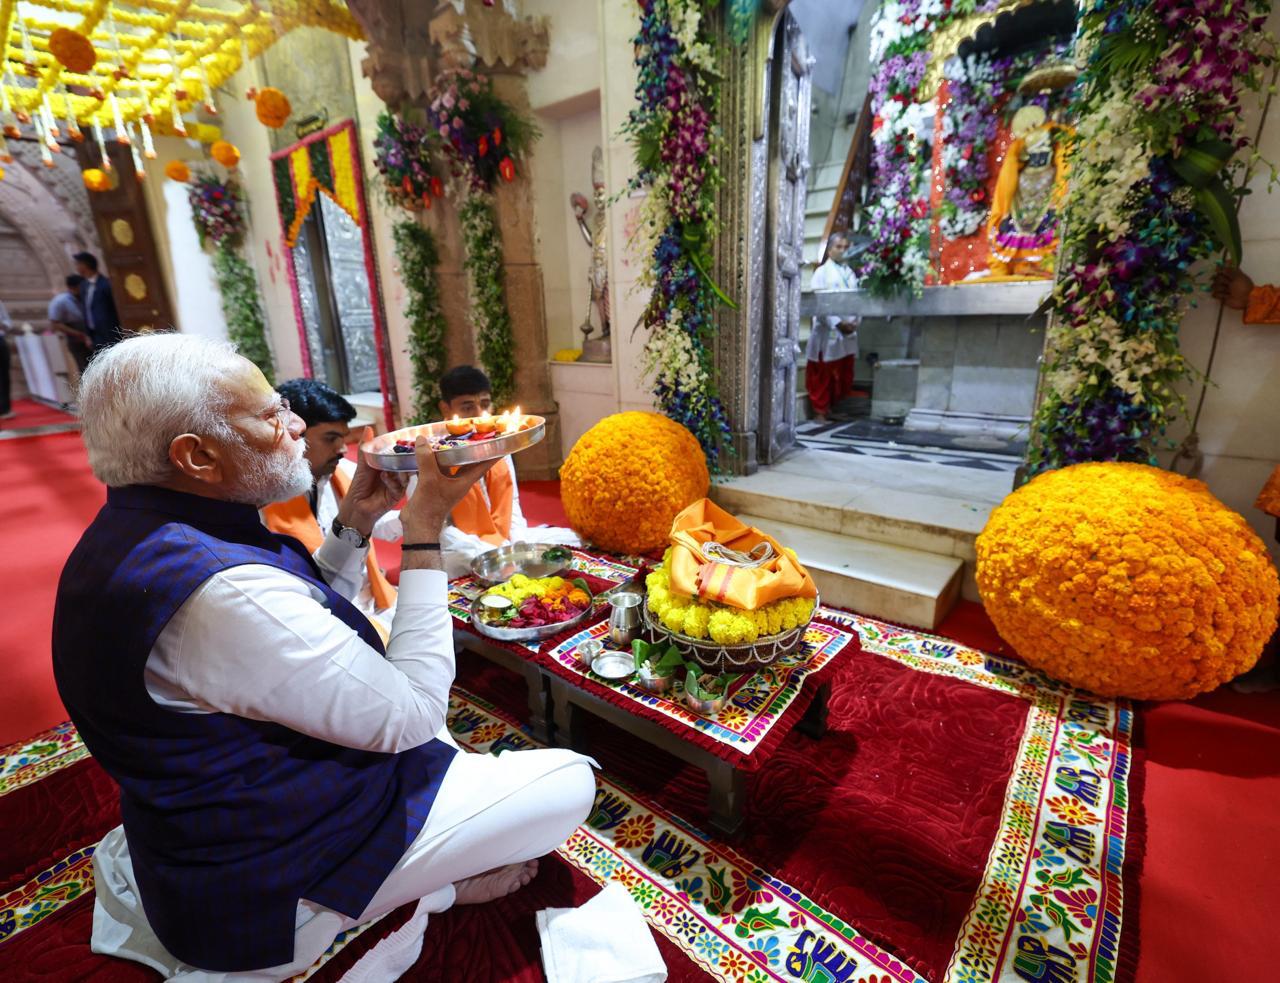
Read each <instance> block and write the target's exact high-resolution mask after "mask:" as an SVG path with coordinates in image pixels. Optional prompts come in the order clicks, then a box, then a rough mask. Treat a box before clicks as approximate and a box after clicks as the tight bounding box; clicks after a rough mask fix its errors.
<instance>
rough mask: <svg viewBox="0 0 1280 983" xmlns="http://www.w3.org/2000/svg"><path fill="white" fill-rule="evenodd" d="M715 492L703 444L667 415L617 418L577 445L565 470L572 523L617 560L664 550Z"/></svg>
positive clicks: (609, 419)
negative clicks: (685, 518)
mask: <svg viewBox="0 0 1280 983" xmlns="http://www.w3.org/2000/svg"><path fill="white" fill-rule="evenodd" d="M710 487H711V476H710V475H709V474H708V472H707V458H706V455H704V454H703V453H702V448H701V447H699V446H698V441H697V440H696V439H695V438H694V436H693V434H691V433H689V431H688V430H686V429H685V428H684V427H682V426H680V424H678V423H676V422H674V421H672V420H670V419H668V418H667V417H665V416H662V415H661V414H660V413H636V412H630V413H616V414H614V415H613V416H608V417H605V418H604V419H603V420H601V421H600V422H599V423H597V424H596V425H595V426H594V427H592V428H591V429H590V430H588V431H587V432H586V433H584V434H583V435H582V437H581V438H579V440H578V442H577V443H576V444H574V446H573V450H572V451H570V453H569V459H568V460H567V461H565V463H564V467H563V468H561V470H560V497H561V499H562V500H563V502H564V510H565V514H566V515H568V517H569V524H570V525H571V526H573V528H574V529H575V530H576V531H577V532H578V534H579V535H581V536H582V537H583V538H585V539H587V540H589V541H590V542H592V543H595V544H596V545H597V546H600V547H602V548H604V549H606V550H612V551H613V552H616V553H647V552H649V551H651V550H655V549H658V548H659V547H661V546H664V545H665V544H666V542H667V540H668V537H669V536H670V535H671V523H672V521H673V520H674V519H675V517H676V516H677V515H679V514H680V512H681V511H682V510H684V509H685V508H687V507H688V506H690V505H692V504H693V503H694V502H696V501H697V500H698V499H700V498H706V496H707V490H708V489H709V488H710Z"/></svg>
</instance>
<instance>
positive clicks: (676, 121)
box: [624, 0, 733, 471]
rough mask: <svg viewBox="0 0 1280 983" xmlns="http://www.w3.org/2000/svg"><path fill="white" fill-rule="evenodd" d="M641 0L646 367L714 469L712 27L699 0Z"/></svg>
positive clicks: (638, 42)
mask: <svg viewBox="0 0 1280 983" xmlns="http://www.w3.org/2000/svg"><path fill="white" fill-rule="evenodd" d="M638 2H639V6H640V33H639V34H637V35H636V38H635V50H636V68H637V73H638V81H637V85H636V98H637V101H638V102H639V106H637V108H635V109H633V110H632V111H631V114H630V116H629V117H628V121H627V123H626V125H625V127H624V130H625V132H627V133H628V134H630V136H631V138H632V141H633V143H634V145H635V155H636V165H637V172H636V176H635V177H634V178H633V179H632V182H631V186H632V188H633V189H642V188H643V189H647V192H648V193H647V195H646V197H645V200H644V204H643V205H642V216H641V218H642V221H641V223H640V226H641V228H640V235H639V236H637V238H636V240H635V243H636V249H637V251H638V252H641V253H643V254H645V255H647V256H648V257H649V262H648V266H647V267H646V268H645V270H644V272H643V274H642V276H641V283H642V284H643V285H645V286H646V287H648V288H649V289H650V290H651V294H650V298H649V303H648V305H647V306H646V307H645V311H644V314H643V316H642V318H641V323H642V324H643V325H644V326H645V328H646V329H647V330H648V331H649V340H648V342H647V343H646V345H645V354H644V362H643V369H644V372H645V375H646V376H648V377H651V378H652V380H653V389H654V395H655V397H656V398H657V402H658V406H659V408H660V409H661V410H662V412H663V413H665V414H667V415H668V416H669V417H671V419H673V420H675V421H676V422H678V423H680V424H682V425H683V426H685V427H687V428H688V430H689V431H690V432H691V433H693V435H694V436H695V437H696V438H697V440H698V443H699V444H700V445H701V446H702V449H703V451H704V453H705V454H706V457H707V460H708V461H709V462H710V464H711V467H712V469H713V470H717V471H718V470H719V462H720V453H721V446H722V443H723V441H724V439H725V437H726V436H727V435H728V433H729V421H728V417H727V416H726V414H725V410H724V406H723V404H722V403H721V401H720V398H719V395H718V392H717V389H716V384H715V374H714V365H713V361H712V353H711V341H712V339H713V337H714V334H715V321H714V316H715V310H716V307H717V305H718V304H719V303H722V302H723V303H727V304H729V305H730V306H733V302H732V300H731V299H730V298H729V297H727V296H726V295H725V294H724V292H723V291H722V290H721V289H720V288H719V286H718V285H717V284H716V283H715V282H714V280H713V279H712V278H711V266H712V247H713V244H714V243H715V240H716V235H717V233H718V230H719V217H718V215H717V210H716V191H717V188H718V187H719V184H720V183H721V180H722V179H721V177H720V170H719V163H720V153H721V145H722V142H723V140H722V135H721V133H720V129H719V125H718V117H719V96H718V92H719V87H720V77H719V74H718V72H717V67H716V57H715V51H714V48H713V43H714V42H713V33H712V30H711V26H710V24H709V23H708V21H707V17H706V13H707V10H706V8H707V5H706V4H705V3H703V2H701V0H638Z"/></svg>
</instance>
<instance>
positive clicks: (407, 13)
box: [348, 0, 561, 478]
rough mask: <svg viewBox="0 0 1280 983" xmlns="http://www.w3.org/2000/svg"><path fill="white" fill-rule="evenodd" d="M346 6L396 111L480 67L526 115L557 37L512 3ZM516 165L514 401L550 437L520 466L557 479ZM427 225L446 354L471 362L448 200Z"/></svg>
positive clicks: (511, 230) (508, 271)
mask: <svg viewBox="0 0 1280 983" xmlns="http://www.w3.org/2000/svg"><path fill="white" fill-rule="evenodd" d="M348 6H349V7H350V9H351V12H352V14H354V15H355V17H356V19H357V20H358V21H359V22H360V24H361V26H362V27H364V30H365V34H366V36H367V37H368V44H369V55H368V57H367V58H366V59H365V61H364V63H363V68H364V73H365V75H366V76H368V77H369V79H370V80H371V82H372V84H373V88H374V91H375V92H376V93H377V94H378V96H379V97H380V98H381V99H382V100H383V101H384V102H386V103H387V104H388V105H389V106H391V107H392V108H395V109H406V108H410V107H412V106H415V105H417V106H422V105H424V104H425V99H424V97H425V95H426V92H427V91H428V90H429V89H430V87H431V80H432V78H434V76H435V73H436V72H438V71H441V70H445V69H450V68H464V67H473V66H474V67H475V68H477V69H478V70H480V71H483V72H485V73H486V74H488V75H490V76H491V77H492V78H493V82H494V89H495V91H496V92H497V93H498V95H499V96H501V97H502V98H503V99H504V100H505V101H507V102H508V103H510V104H511V105H512V106H513V107H515V108H516V109H517V110H519V111H521V112H524V113H526V114H527V113H528V112H529V100H528V95H527V92H526V89H525V83H524V74H525V73H526V72H527V71H529V70H531V69H539V68H542V67H543V66H544V65H545V64H546V61H547V50H548V48H549V44H550V42H549V38H548V29H547V25H546V22H545V19H538V20H536V21H535V20H534V19H532V18H519V17H517V16H516V15H515V11H514V5H513V4H510V3H509V2H500V3H498V4H496V5H495V6H492V7H489V6H486V5H485V4H484V3H483V2H482V0H445V2H442V3H438V4H436V5H434V6H433V5H431V4H429V3H421V2H415V0H349V3H348ZM522 163H527V162H522ZM519 170H520V172H521V173H519V174H518V176H517V178H516V180H515V181H514V182H511V183H509V184H507V183H502V184H500V186H499V187H497V188H495V190H494V201H495V208H496V211H497V217H498V227H499V228H500V229H501V230H502V247H503V259H504V273H505V276H506V299H507V309H508V310H509V311H510V312H511V322H512V334H513V340H514V343H515V363H516V374H515V390H516V399H517V400H518V401H519V402H520V404H521V408H522V409H524V410H525V411H526V412H529V413H535V414H537V415H539V416H544V417H546V418H547V430H546V437H545V439H543V441H542V442H541V443H540V444H538V445H537V446H535V447H533V448H531V449H530V450H528V451H525V452H524V453H523V454H521V455H520V472H521V474H523V475H525V476H526V477H531V478H551V477H555V475H556V474H557V473H558V471H559V467H560V463H561V462H560V457H561V455H560V415H559V410H558V409H557V407H556V404H555V401H554V398H553V396H552V391H551V372H550V368H549V366H548V364H547V330H546V309H545V305H544V300H543V286H542V269H541V267H540V266H539V264H538V262H537V254H536V240H535V235H534V211H533V198H532V190H531V186H530V183H529V180H528V177H527V175H526V174H525V173H523V172H524V170H525V167H523V166H522V167H520V169H519ZM423 221H424V223H425V224H427V225H428V226H430V227H431V228H432V229H433V231H435V233H436V235H437V238H438V240H439V245H440V259H441V262H440V266H439V268H438V275H439V279H440V286H441V292H442V306H443V309H444V314H445V318H446V320H447V321H448V327H449V331H448V341H447V347H448V356H449V359H450V361H451V363H455V364H456V363H457V362H459V361H473V360H474V359H475V352H476V346H475V338H474V331H473V328H472V325H471V323H470V320H469V318H468V316H467V315H468V311H467V297H466V274H465V271H464V269H463V266H462V260H463V254H462V242H461V235H460V231H459V228H458V218H457V212H456V210H455V209H454V208H452V207H450V206H448V205H447V204H446V206H445V207H443V208H435V209H432V210H431V211H430V212H428V213H427V214H426V215H425V217H424V218H423Z"/></svg>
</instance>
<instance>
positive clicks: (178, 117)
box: [169, 38, 187, 137]
mask: <svg viewBox="0 0 1280 983" xmlns="http://www.w3.org/2000/svg"><path fill="white" fill-rule="evenodd" d="M169 61H170V63H171V64H172V65H173V79H172V82H171V84H170V87H169V97H170V98H171V99H172V100H173V102H172V106H173V131H174V132H175V133H177V134H178V136H180V137H185V136H186V135H187V125H186V124H185V123H184V122H183V121H182V106H181V102H182V99H183V98H185V97H186V93H185V92H184V91H183V90H182V69H180V68H179V67H178V52H177V50H176V49H175V48H174V46H173V38H170V39H169Z"/></svg>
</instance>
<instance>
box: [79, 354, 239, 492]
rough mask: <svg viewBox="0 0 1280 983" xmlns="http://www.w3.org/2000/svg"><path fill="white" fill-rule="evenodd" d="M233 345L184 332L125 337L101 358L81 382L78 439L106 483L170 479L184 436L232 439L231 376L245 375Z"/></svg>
mask: <svg viewBox="0 0 1280 983" xmlns="http://www.w3.org/2000/svg"><path fill="white" fill-rule="evenodd" d="M244 365H245V362H244V359H242V358H241V357H240V356H239V355H237V354H236V349H235V346H234V345H232V344H230V343H228V342H223V341H212V340H210V339H207V338H197V337H194V336H192V335H183V334H170V333H165V334H148V335H139V336H137V337H134V338H128V339H126V340H125V341H122V342H120V343H118V344H116V345H113V346H112V347H110V348H108V349H106V350H105V351H102V352H99V353H98V354H97V355H95V356H94V358H93V360H92V361H91V362H90V363H89V367H88V368H87V369H86V370H85V373H84V375H83V376H82V377H81V380H80V421H81V434H82V435H83V437H84V443H85V446H86V447H87V448H88V449H89V467H91V468H92V469H93V473H94V475H96V476H97V478H98V480H99V481H101V482H102V483H103V484H104V485H107V486H108V487H112V488H119V487H122V486H124V485H150V484H155V483H157V482H161V481H165V480H167V479H169V478H172V477H173V476H174V473H175V469H174V467H173V465H172V464H171V463H170V461H169V445H170V444H171V443H172V442H173V439H174V438H175V437H177V436H179V435H180V434H184V433H194V434H200V435H202V436H211V437H222V438H224V439H225V438H228V437H233V436H234V431H233V430H232V428H231V426H230V424H228V423H227V419H226V414H227V410H228V408H229V406H230V403H231V398H232V397H231V391H230V387H229V386H228V385H227V384H226V383H227V381H228V379H229V377H231V376H233V375H234V374H236V373H239V372H242V371H243V370H244Z"/></svg>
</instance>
